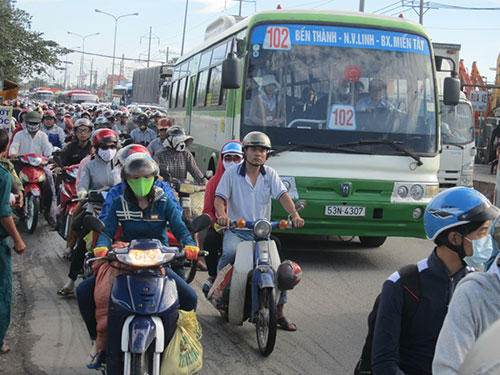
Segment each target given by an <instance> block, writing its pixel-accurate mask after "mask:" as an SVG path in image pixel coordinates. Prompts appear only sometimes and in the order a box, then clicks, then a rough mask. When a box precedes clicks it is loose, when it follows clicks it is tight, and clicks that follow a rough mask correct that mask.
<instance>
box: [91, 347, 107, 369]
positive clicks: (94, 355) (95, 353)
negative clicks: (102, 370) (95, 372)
mask: <svg viewBox="0 0 500 375" xmlns="http://www.w3.org/2000/svg"><path fill="white" fill-rule="evenodd" d="M103 357H104V356H103V355H101V353H100V352H99V350H98V349H97V345H96V344H95V342H94V343H93V344H92V349H90V353H89V357H88V360H87V368H89V369H97V368H99V367H101V365H102V360H103Z"/></svg>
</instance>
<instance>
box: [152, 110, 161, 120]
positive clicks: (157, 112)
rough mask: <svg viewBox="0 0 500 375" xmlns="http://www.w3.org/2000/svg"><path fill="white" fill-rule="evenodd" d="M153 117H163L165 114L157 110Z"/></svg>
mask: <svg viewBox="0 0 500 375" xmlns="http://www.w3.org/2000/svg"><path fill="white" fill-rule="evenodd" d="M153 117H157V118H162V117H164V115H163V113H161V112H160V111H156V112H155V113H154V114H153Z"/></svg>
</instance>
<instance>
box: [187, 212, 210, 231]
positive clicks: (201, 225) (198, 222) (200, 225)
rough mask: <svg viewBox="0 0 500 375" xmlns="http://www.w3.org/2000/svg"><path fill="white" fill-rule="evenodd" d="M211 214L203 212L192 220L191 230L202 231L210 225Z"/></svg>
mask: <svg viewBox="0 0 500 375" xmlns="http://www.w3.org/2000/svg"><path fill="white" fill-rule="evenodd" d="M210 222H211V220H210V216H208V215H206V214H203V215H200V216H198V217H196V218H194V219H193V221H192V222H191V230H192V231H193V232H194V233H198V232H201V231H202V230H203V229H205V228H207V227H208V226H209V225H210Z"/></svg>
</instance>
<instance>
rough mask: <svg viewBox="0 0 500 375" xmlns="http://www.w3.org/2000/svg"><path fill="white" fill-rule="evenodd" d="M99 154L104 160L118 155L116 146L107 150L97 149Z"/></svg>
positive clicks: (109, 159)
mask: <svg viewBox="0 0 500 375" xmlns="http://www.w3.org/2000/svg"><path fill="white" fill-rule="evenodd" d="M97 154H98V155H99V156H100V157H101V159H102V160H104V161H111V160H112V159H113V158H114V157H115V155H116V149H114V148H109V149H107V150H101V149H99V151H97Z"/></svg>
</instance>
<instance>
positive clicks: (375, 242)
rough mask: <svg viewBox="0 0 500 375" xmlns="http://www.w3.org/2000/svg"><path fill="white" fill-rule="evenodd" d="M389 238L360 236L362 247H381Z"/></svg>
mask: <svg viewBox="0 0 500 375" xmlns="http://www.w3.org/2000/svg"><path fill="white" fill-rule="evenodd" d="M386 239H387V237H366V236H359V241H360V242H361V245H363V246H365V247H379V246H382V245H383V243H384V242H385V240H386Z"/></svg>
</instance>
